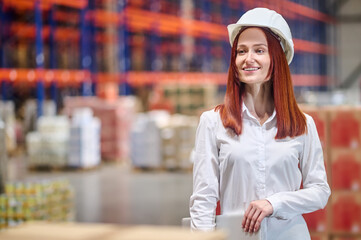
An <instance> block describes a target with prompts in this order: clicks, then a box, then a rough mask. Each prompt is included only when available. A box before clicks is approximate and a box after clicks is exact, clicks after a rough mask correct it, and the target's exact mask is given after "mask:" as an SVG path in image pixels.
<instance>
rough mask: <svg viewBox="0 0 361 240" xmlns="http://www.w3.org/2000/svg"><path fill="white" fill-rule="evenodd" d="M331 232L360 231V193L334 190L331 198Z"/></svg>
mask: <svg viewBox="0 0 361 240" xmlns="http://www.w3.org/2000/svg"><path fill="white" fill-rule="evenodd" d="M331 204H332V205H331V208H332V218H331V219H332V220H331V222H332V224H331V227H330V229H331V230H332V232H333V233H345V232H348V233H361V193H360V192H351V191H338V192H334V193H333V195H332V199H331Z"/></svg>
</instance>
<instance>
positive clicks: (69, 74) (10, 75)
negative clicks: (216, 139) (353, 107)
mask: <svg viewBox="0 0 361 240" xmlns="http://www.w3.org/2000/svg"><path fill="white" fill-rule="evenodd" d="M329 78H330V77H329V76H323V75H307V74H293V75H292V81H293V84H294V86H327V83H328V82H329ZM39 79H40V80H42V81H44V82H45V83H51V82H57V83H58V84H59V85H60V86H62V85H74V84H75V85H76V84H80V83H82V82H87V81H91V79H94V80H95V81H96V82H98V83H102V82H116V83H121V82H123V81H124V82H127V83H129V84H130V85H132V86H134V87H137V86H141V85H145V84H162V83H187V84H207V83H209V84H210V83H212V84H226V81H227V73H211V72H208V73H207V72H206V73H203V72H136V71H130V72H127V73H97V74H91V73H90V72H89V71H87V70H64V69H5V68H1V69H0V81H4V80H6V81H11V82H15V83H16V82H22V81H26V82H30V83H31V82H34V83H35V82H37V81H38V80H39Z"/></svg>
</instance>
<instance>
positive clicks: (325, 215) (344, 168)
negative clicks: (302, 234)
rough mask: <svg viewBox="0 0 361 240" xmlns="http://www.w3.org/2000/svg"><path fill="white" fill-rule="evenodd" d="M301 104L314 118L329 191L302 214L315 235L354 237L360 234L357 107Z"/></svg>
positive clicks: (360, 110)
mask: <svg viewBox="0 0 361 240" xmlns="http://www.w3.org/2000/svg"><path fill="white" fill-rule="evenodd" d="M301 108H302V109H303V111H305V112H306V113H308V114H310V115H311V116H312V117H313V118H314V120H315V124H316V127H317V130H318V133H319V136H320V140H321V143H322V146H323V150H324V154H325V159H326V160H327V161H326V171H327V174H328V178H329V184H330V187H331V191H332V195H331V197H330V199H329V202H328V205H327V207H326V208H325V209H324V210H319V211H316V212H314V213H311V214H306V215H305V219H306V221H307V224H308V226H309V228H310V231H311V233H313V235H315V236H316V235H317V236H320V234H322V233H323V234H325V236H332V237H334V238H333V239H353V240H355V239H358V238H359V237H360V235H361V108H360V107H351V106H337V107H319V108H315V107H309V106H302V107H301ZM325 226H326V228H325ZM341 236H344V237H341ZM337 237H338V238H337ZM312 239H314V238H312ZM315 239H316V238H315Z"/></svg>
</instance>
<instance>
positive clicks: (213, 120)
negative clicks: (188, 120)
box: [200, 108, 220, 124]
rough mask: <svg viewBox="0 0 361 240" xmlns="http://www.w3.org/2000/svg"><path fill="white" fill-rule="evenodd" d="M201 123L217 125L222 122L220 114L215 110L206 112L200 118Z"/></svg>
mask: <svg viewBox="0 0 361 240" xmlns="http://www.w3.org/2000/svg"><path fill="white" fill-rule="evenodd" d="M200 121H201V122H202V121H206V122H208V123H209V124H217V123H218V122H219V121H220V116H219V112H218V111H217V110H216V109H215V108H213V109H211V110H207V111H204V112H203V113H202V114H201V116H200Z"/></svg>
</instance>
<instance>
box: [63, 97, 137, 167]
mask: <svg viewBox="0 0 361 240" xmlns="http://www.w3.org/2000/svg"><path fill="white" fill-rule="evenodd" d="M64 104H65V107H64V113H65V114H67V115H69V116H71V115H72V112H73V111H74V110H75V109H77V108H84V107H87V108H91V109H92V111H93V112H94V116H95V117H97V118H98V119H99V120H100V123H101V132H100V140H101V143H100V149H101V156H102V159H104V160H110V161H127V160H128V157H129V133H130V129H131V126H132V124H133V122H134V118H135V113H136V112H137V108H138V103H137V100H136V98H134V97H132V96H124V97H120V98H119V99H117V100H114V101H106V100H104V99H100V98H97V97H67V98H65V100H64Z"/></svg>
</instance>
